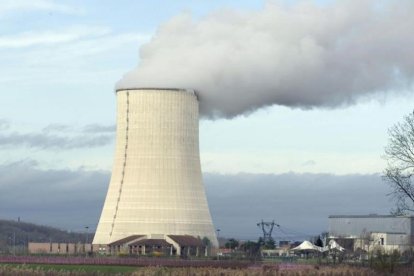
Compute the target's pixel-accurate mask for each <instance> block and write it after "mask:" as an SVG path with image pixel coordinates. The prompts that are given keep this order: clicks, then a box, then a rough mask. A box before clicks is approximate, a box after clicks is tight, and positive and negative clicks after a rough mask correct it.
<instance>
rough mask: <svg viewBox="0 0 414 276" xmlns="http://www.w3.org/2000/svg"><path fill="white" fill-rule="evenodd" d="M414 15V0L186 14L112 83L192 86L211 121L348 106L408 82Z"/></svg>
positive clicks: (413, 59)
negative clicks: (283, 109)
mask: <svg viewBox="0 0 414 276" xmlns="http://www.w3.org/2000/svg"><path fill="white" fill-rule="evenodd" d="M413 14H414V1H412V0H399V1H379V0H372V1H369V0H355V1H337V2H335V3H333V4H330V5H328V6H322V7H321V6H318V5H315V4H312V3H310V2H309V1H307V2H300V3H298V4H295V5H293V6H283V5H279V4H277V3H267V4H266V5H265V7H264V8H263V9H262V10H260V11H255V12H249V13H242V12H234V11H221V12H217V13H214V14H210V15H209V16H207V17H205V18H203V19H201V20H199V21H195V20H193V19H192V18H191V16H190V15H189V14H182V15H180V16H177V17H174V18H172V19H171V20H170V21H169V22H167V23H166V24H164V25H162V26H160V27H159V29H158V31H157V33H156V35H155V36H154V37H153V38H152V40H151V41H150V42H149V43H147V44H146V45H144V46H143V47H142V48H141V49H140V63H139V66H138V67H137V68H136V69H135V70H133V71H131V72H129V73H127V74H126V75H125V76H124V77H123V78H122V79H121V80H120V81H119V82H118V84H117V88H118V89H121V88H134V87H172V88H193V89H195V90H197V92H198V94H199V97H200V102H201V113H202V114H203V115H204V116H208V117H217V116H218V117H221V116H222V117H233V116H236V115H238V114H243V113H246V112H249V111H252V110H255V109H257V108H260V107H264V106H268V105H272V104H279V105H286V106H292V107H301V108H312V107H320V106H328V107H335V106H337V105H343V104H350V103H353V102H354V101H355V100H356V99H358V97H359V96H361V95H364V94H370V93H375V92H378V91H382V92H384V91H389V90H397V89H403V88H408V87H410V86H411V85H412V84H413V77H414V16H413Z"/></svg>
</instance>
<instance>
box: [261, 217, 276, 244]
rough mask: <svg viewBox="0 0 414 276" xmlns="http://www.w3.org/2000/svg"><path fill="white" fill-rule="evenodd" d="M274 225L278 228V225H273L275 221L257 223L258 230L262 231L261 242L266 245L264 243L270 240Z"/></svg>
mask: <svg viewBox="0 0 414 276" xmlns="http://www.w3.org/2000/svg"><path fill="white" fill-rule="evenodd" d="M275 225H276V226H277V227H280V225H279V224H277V223H275V221H274V220H273V221H270V222H269V221H263V219H262V221H261V222H258V223H257V226H258V227H259V228H261V229H262V231H263V242H264V243H265V244H266V242H268V241H270V240H272V232H273V228H274V227H275Z"/></svg>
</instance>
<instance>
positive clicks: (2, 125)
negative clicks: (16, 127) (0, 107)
mask: <svg viewBox="0 0 414 276" xmlns="http://www.w3.org/2000/svg"><path fill="white" fill-rule="evenodd" d="M9 127H10V123H9V121H8V120H6V119H0V130H6V129H8V128H9Z"/></svg>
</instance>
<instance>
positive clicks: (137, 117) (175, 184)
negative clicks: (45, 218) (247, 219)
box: [93, 88, 218, 254]
mask: <svg viewBox="0 0 414 276" xmlns="http://www.w3.org/2000/svg"><path fill="white" fill-rule="evenodd" d="M116 96H117V131H116V149H115V157H114V164H113V170H112V176H111V180H110V184H109V188H108V192H107V195H106V199H105V203H104V206H103V209H102V213H101V217H100V220H99V223H98V227H97V230H96V234H95V237H94V240H93V244H96V245H99V247H100V248H107V246H109V248H110V249H111V248H112V250H114V249H115V247H114V246H113V245H114V244H116V245H117V246H118V247H117V248H123V247H124V248H128V250H127V251H128V252H134V250H140V251H139V252H143V251H142V250H148V248H149V246H150V245H153V246H155V245H156V246H161V247H163V248H164V249H166V248H169V250H175V251H176V253H177V254H181V253H180V252H179V251H180V250H181V248H182V247H183V246H178V245H176V246H175V247H174V248H175V249H174V248H173V247H171V245H174V239H173V238H172V237H182V238H183V237H185V238H186V240H187V241H188V240H189V239H191V238H188V237H192V239H193V242H195V240H197V241H200V240H203V239H204V240H205V238H207V239H208V240H209V241H210V245H211V246H213V247H217V246H218V242H217V238H216V235H215V230H214V226H213V223H212V220H211V215H210V212H209V208H208V204H207V199H206V195H205V191H204V185H203V182H202V175H201V166H200V154H199V138H198V137H199V133H198V131H199V130H198V125H199V115H198V114H199V111H198V110H199V104H198V99H197V96H196V94H195V92H194V91H193V90H183V89H155V88H140V89H122V90H118V91H116ZM131 237H140V239H142V240H140V239H135V242H137V244H131V243H130V242H131V241H130V240H129V238H131ZM144 240H145V241H144ZM161 240H162V241H161ZM184 240H185V239H184ZM184 240H183V239H181V240H180V241H181V242H183V241H184ZM122 242H123V244H120V243H122ZM154 242H155V243H158V244H154ZM146 243H148V244H146ZM131 245H132V248H131V247H130V246H131ZM146 245H148V246H146ZM134 246H138V247H134ZM139 246H141V247H139ZM143 246H144V247H145V249H144V247H143ZM184 247H186V250H201V249H202V248H201V244H198V243H197V246H195V244H193V246H189V245H188V244H187V243H186V242H184ZM189 248H190V249H189ZM197 248H198V249H197ZM164 249H163V250H164ZM137 252H138V251H137Z"/></svg>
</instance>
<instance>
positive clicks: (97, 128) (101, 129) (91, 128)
mask: <svg viewBox="0 0 414 276" xmlns="http://www.w3.org/2000/svg"><path fill="white" fill-rule="evenodd" d="M115 130H116V126H115V125H111V126H106V125H105V126H104V125H98V124H91V125H86V126H85V127H84V128H83V131H84V132H85V133H105V132H110V133H113V132H115Z"/></svg>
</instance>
